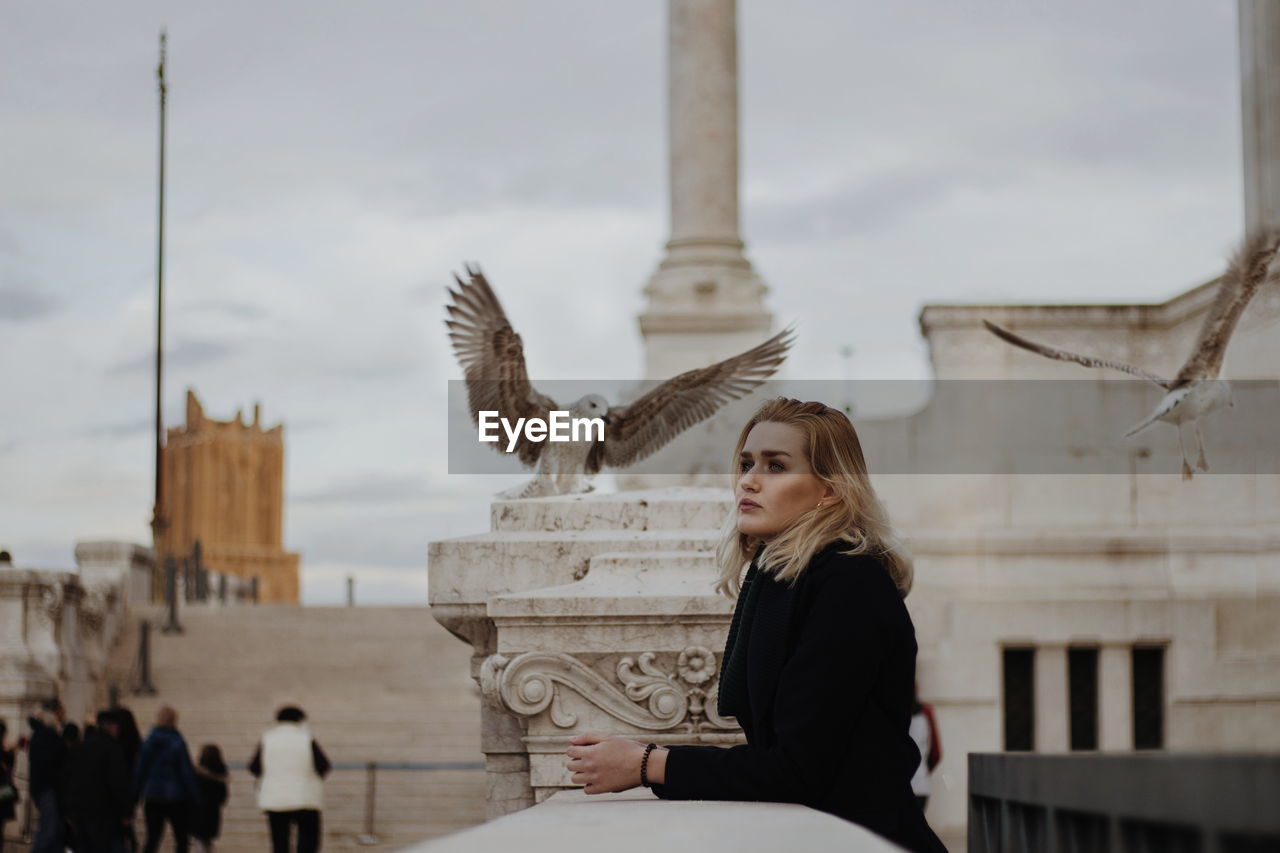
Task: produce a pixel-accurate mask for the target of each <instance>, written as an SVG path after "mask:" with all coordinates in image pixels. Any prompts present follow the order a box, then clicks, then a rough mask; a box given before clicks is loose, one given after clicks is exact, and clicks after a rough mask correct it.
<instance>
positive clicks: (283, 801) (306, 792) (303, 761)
mask: <svg viewBox="0 0 1280 853" xmlns="http://www.w3.org/2000/svg"><path fill="white" fill-rule="evenodd" d="M306 719H307V715H306V714H305V713H303V711H302V709H301V708H298V707H296V706H293V705H287V706H285V707H283V708H281V709H280V710H279V711H278V712H277V713H276V726H275V727H274V728H271V729H268V730H267V731H265V732H263V734H262V740H261V741H260V742H259V743H258V749H257V751H256V752H255V753H254V754H253V758H252V759H251V760H250V761H249V772H250V773H252V774H253V775H254V776H256V777H258V808H260V809H262V810H263V811H264V812H266V815H267V825H268V826H269V827H270V829H271V851H272V853H289V849H290V847H289V841H290V835H291V834H292V827H293V826H294V824H297V827H298V846H297V853H316V851H318V850H319V849H320V812H321V811H322V810H323V808H324V786H323V780H324V777H325V776H326V775H327V774H328V773H329V770H330V769H331V767H332V765H331V764H330V763H329V758H328V757H327V756H326V755H325V754H324V750H322V749H321V748H320V745H319V744H318V743H316V740H315V738H314V737H312V736H311V730H310V729H309V728H308V727H307V724H306Z"/></svg>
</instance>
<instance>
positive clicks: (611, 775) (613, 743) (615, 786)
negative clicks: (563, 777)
mask: <svg viewBox="0 0 1280 853" xmlns="http://www.w3.org/2000/svg"><path fill="white" fill-rule="evenodd" d="M570 743H571V744H572V745H571V746H570V747H569V748H568V749H567V750H565V754H566V755H568V756H569V763H568V764H567V765H565V766H566V767H568V768H569V770H571V771H573V777H572V781H573V783H574V784H575V785H584V786H586V787H585V790H586V792H587V793H588V794H607V793H609V792H611V791H625V790H627V789H628V788H634V787H635V786H637V785H639V784H640V759H641V758H643V757H644V748H645V745H644V744H642V743H637V742H636V741H634V740H627V739H626V738H621V737H605V736H603V735H595V734H580V735H574V736H573V738H572V740H571V741H570ZM649 763H650V768H652V766H653V758H652V756H650V762H649ZM651 778H652V776H651Z"/></svg>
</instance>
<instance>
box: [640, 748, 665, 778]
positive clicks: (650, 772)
mask: <svg viewBox="0 0 1280 853" xmlns="http://www.w3.org/2000/svg"><path fill="white" fill-rule="evenodd" d="M644 778H645V780H646V781H647V782H648V783H649V784H650V785H661V784H662V783H664V782H666V781H667V748H666V747H665V746H660V747H657V748H656V749H654V750H652V751H650V753H649V761H648V762H647V763H646V764H645V772H644Z"/></svg>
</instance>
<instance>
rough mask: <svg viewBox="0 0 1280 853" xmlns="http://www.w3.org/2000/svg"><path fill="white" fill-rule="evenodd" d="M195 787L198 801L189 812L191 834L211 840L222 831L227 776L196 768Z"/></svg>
mask: <svg viewBox="0 0 1280 853" xmlns="http://www.w3.org/2000/svg"><path fill="white" fill-rule="evenodd" d="M196 787H197V788H198V789H199V790H200V803H199V805H197V806H195V808H194V809H193V810H192V813H191V834H192V836H194V837H195V838H199V839H201V840H202V841H212V840H213V839H215V838H217V837H218V835H219V834H220V833H221V832H222V806H223V805H224V804H225V803H226V802H227V777H226V776H218V775H214V774H213V773H211V772H209V771H208V770H205V769H204V768H203V767H197V768H196Z"/></svg>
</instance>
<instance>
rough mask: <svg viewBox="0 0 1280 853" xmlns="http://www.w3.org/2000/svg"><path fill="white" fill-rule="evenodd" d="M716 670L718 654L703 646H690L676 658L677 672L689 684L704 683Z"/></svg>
mask: <svg viewBox="0 0 1280 853" xmlns="http://www.w3.org/2000/svg"><path fill="white" fill-rule="evenodd" d="M715 671H716V656H715V655H714V654H712V653H711V650H710V649H707V648H703V647H702V646H690V647H689V648H687V649H685V650H684V651H682V652H681V653H680V657H679V658H678V659H677V660H676V672H677V673H678V674H679V675H680V677H681V678H682V679H684V680H685V681H686V682H688V683H689V684H703V683H705V682H707V681H709V680H710V679H711V676H712V675H714V674H715Z"/></svg>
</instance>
